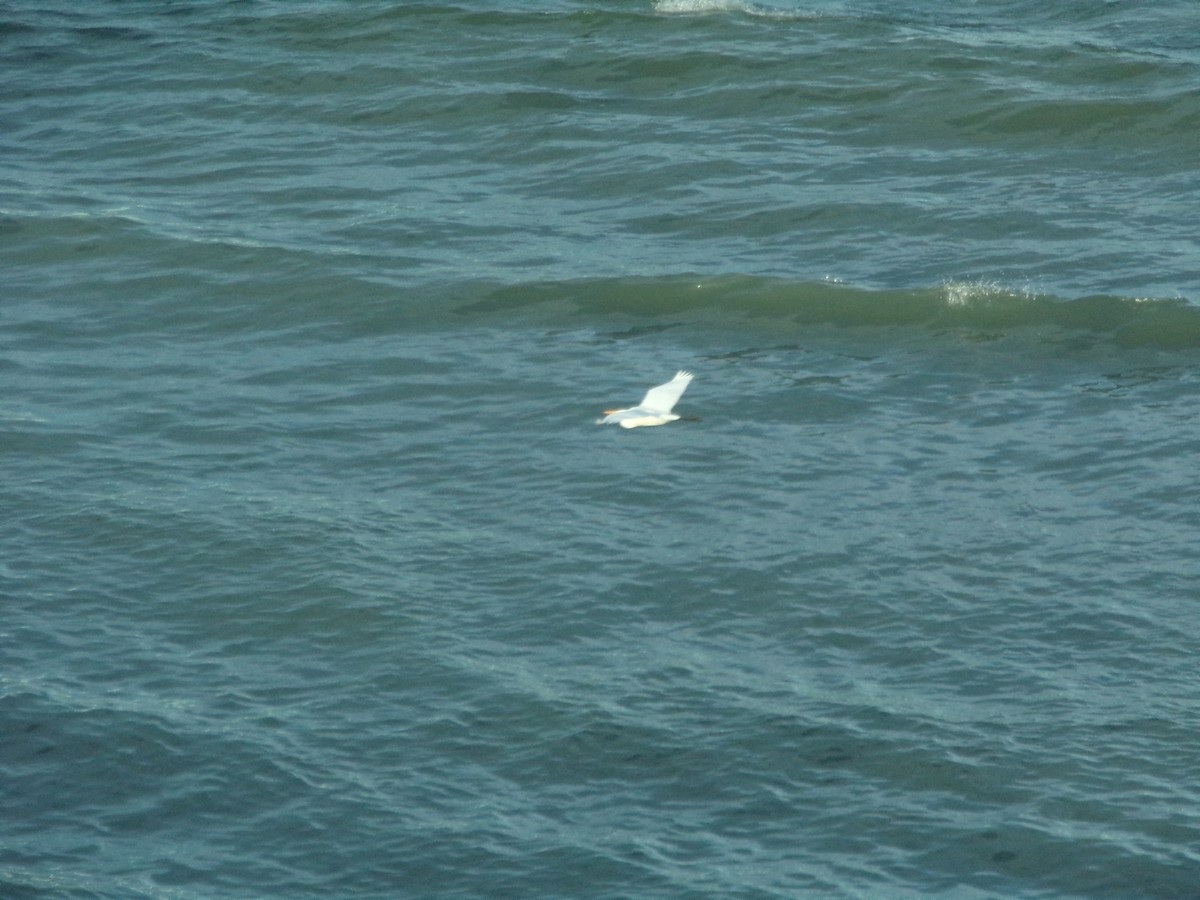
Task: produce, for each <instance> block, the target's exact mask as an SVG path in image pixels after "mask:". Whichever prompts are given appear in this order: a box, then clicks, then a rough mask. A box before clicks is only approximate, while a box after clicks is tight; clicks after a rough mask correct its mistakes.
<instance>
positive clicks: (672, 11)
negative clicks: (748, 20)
mask: <svg viewBox="0 0 1200 900" xmlns="http://www.w3.org/2000/svg"><path fill="white" fill-rule="evenodd" d="M654 10H655V12H658V13H662V14H664V15H676V16H679V15H682V16H705V15H712V14H714V13H730V12H733V13H744V14H746V15H751V16H763V17H766V18H775V19H790V18H798V16H797V15H796V14H795V13H790V12H788V11H786V10H781V9H772V8H770V7H764V6H758V5H756V4H754V3H748V2H746V0H655V3H654Z"/></svg>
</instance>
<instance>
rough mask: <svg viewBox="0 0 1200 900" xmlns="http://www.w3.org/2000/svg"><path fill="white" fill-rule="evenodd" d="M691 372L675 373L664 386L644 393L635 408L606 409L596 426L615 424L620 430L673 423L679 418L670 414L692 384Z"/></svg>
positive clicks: (661, 385)
mask: <svg viewBox="0 0 1200 900" xmlns="http://www.w3.org/2000/svg"><path fill="white" fill-rule="evenodd" d="M692 377H693V376H692V373H691V372H683V371H680V372H676V373H675V377H674V378H672V379H671V380H670V381H668V382H667V383H666V384H660V385H659V386H658V387H652V388H650V390H648V391H646V396H645V397H643V398H642V402H641V403H639V404H638V405H637V406H631V407H630V408H629V409H607V410H605V411H604V418H603V419H597V420H596V424H597V425H612V424H617V425H620V426H621V427H622V428H638V427H640V426H642V425H664V424H666V423H667V422H674V421H675V420H676V419H678V418H679V416H677V415H675V414H674V413H673V412H671V410H672V409H674V407H675V404H676V403H678V402H679V398H680V397H682V396H683V392H684V391H686V390H687V386H688V385H689V384H691V383H692Z"/></svg>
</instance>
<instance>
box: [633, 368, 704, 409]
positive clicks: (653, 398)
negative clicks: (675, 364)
mask: <svg viewBox="0 0 1200 900" xmlns="http://www.w3.org/2000/svg"><path fill="white" fill-rule="evenodd" d="M693 377H694V376H693V375H692V373H691V372H682V371H680V372H676V373H675V377H674V378H672V379H671V380H670V381H668V382H667V383H666V384H660V385H659V386H658V387H652V388H650V390H648V391H646V396H645V397H643V398H642V402H641V403H640V404H638V405H639V406H641V407H642V408H643V409H649V410H653V411H654V412H659V413H669V412H670V411H671V408H672V407H674V406H675V404H676V403H678V402H679V398H680V397H682V396H683V392H684V391H686V390H687V386H688V385H689V384H691V383H692V378H693Z"/></svg>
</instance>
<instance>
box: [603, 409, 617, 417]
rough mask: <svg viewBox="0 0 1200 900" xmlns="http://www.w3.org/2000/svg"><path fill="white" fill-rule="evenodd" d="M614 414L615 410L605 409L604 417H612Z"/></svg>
mask: <svg viewBox="0 0 1200 900" xmlns="http://www.w3.org/2000/svg"><path fill="white" fill-rule="evenodd" d="M615 412H616V410H615V409H606V410H605V411H604V415H606V416H611V415H612V414H613V413H615Z"/></svg>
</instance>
